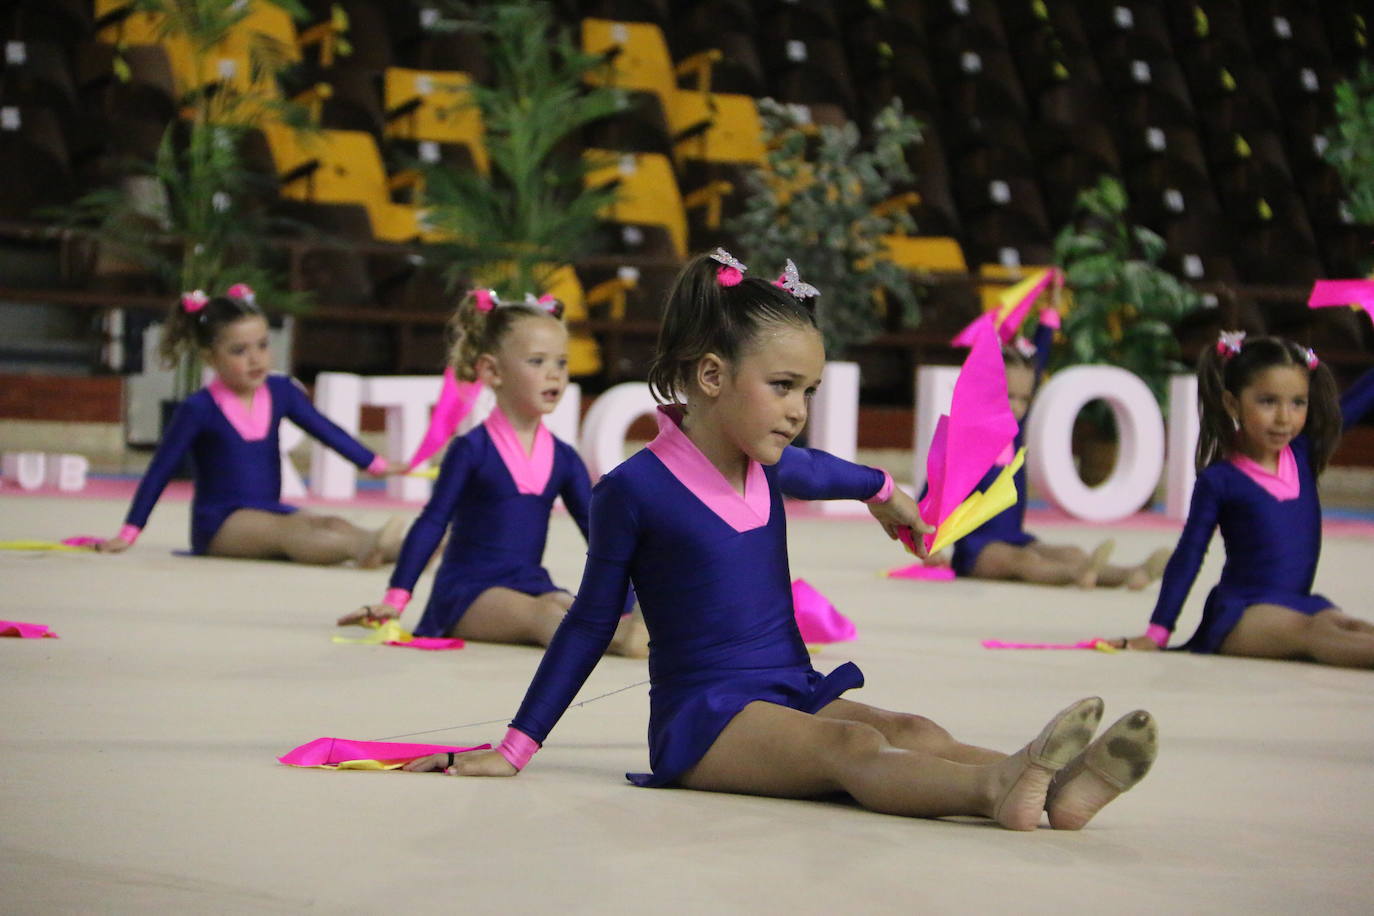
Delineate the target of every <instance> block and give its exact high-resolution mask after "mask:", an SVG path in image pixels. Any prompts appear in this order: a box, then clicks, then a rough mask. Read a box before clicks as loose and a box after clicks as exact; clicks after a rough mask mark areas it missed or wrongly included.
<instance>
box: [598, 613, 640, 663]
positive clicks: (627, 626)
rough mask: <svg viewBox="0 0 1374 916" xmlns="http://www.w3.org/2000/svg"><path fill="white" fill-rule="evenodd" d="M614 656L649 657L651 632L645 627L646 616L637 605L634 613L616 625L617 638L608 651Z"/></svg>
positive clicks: (615, 637) (612, 640)
mask: <svg viewBox="0 0 1374 916" xmlns="http://www.w3.org/2000/svg"><path fill="white" fill-rule="evenodd" d="M606 651H607V652H609V653H611V654H612V655H623V656H625V657H626V658H648V657H649V630H648V628H647V627H645V626H644V615H643V613H641V612H640V610H639V605H638V604H636V605H635V608H634V610H633V611H631V612H630V613H628V614H626V615H625V616H624V617H622V618H620V623H618V624H616V628H615V636H614V637H612V638H611V644H610V646H609V647H608V648H607V649H606Z"/></svg>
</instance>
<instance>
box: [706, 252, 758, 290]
mask: <svg viewBox="0 0 1374 916" xmlns="http://www.w3.org/2000/svg"><path fill="white" fill-rule="evenodd" d="M711 260H713V261H718V262H720V265H721V266H720V267H719V268H717V269H716V282H717V283H719V284H720V285H721V286H738V285H739V283H740V281H741V280H743V279H744V272H745V271H746V270H748V269H749V268H747V267H745V266H744V265H743V264H741V263H740V262H739V259H738V258H736V257H735V256H734V255H732V254H731V253H730V252H728V251H726V250H725V249H724V248H717V249H716V250H715V251H713V252H711Z"/></svg>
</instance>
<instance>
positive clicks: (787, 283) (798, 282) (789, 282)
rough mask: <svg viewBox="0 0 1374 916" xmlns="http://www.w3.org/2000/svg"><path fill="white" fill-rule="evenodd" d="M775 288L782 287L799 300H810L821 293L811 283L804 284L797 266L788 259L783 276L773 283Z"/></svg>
mask: <svg viewBox="0 0 1374 916" xmlns="http://www.w3.org/2000/svg"><path fill="white" fill-rule="evenodd" d="M773 285H774V286H781V287H782V288H783V289H785V290H787V291H788V292H789V293H791V294H792V295H793V296H796V297H797V298H798V299H810V298H812V297H813V296H819V295H820V294H821V291H820V290H818V289H816V287H814V286H812V285H811V284H810V283H804V282H802V278H801V276H800V275H799V274H798V273H797V265H796V264H793V263H792V259H791V258H788V259H787V264H786V266H784V267H783V269H782V276H781V277H778V278H777V279H776V280H774V281H773Z"/></svg>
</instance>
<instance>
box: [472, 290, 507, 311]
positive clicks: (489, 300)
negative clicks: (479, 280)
mask: <svg viewBox="0 0 1374 916" xmlns="http://www.w3.org/2000/svg"><path fill="white" fill-rule="evenodd" d="M472 298H473V299H474V300H476V304H477V311H479V312H490V311H491V310H492V309H494V308H496V307H497V306H498V305H500V304H501V297H500V296H498V295H496V290H494V289H475V290H473V291H472Z"/></svg>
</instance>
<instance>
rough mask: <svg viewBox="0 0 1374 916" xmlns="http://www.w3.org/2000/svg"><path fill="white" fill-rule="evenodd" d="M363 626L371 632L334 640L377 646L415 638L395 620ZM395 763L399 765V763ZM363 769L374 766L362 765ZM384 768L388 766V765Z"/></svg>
mask: <svg viewBox="0 0 1374 916" xmlns="http://www.w3.org/2000/svg"><path fill="white" fill-rule="evenodd" d="M363 626H365V627H371V629H372V632H371V633H368V634H367V635H366V636H363V637H358V638H354V637H352V636H335V637H334V642H336V643H340V644H345V645H353V646H379V645H383V644H384V643H392V642H410V641H411V640H412V639H414V638H415V634H414V633H412V632H410V631H409V630H407V629H406V628H405V627H403V626H401V625H400V623H398V622H397V621H395V620H388V621H387V622H386V623H382V624H363ZM397 765H398V766H399V764H397ZM340 766H342V764H340ZM363 769H375V768H374V767H363ZM385 769H390V768H389V767H388V768H385Z"/></svg>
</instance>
